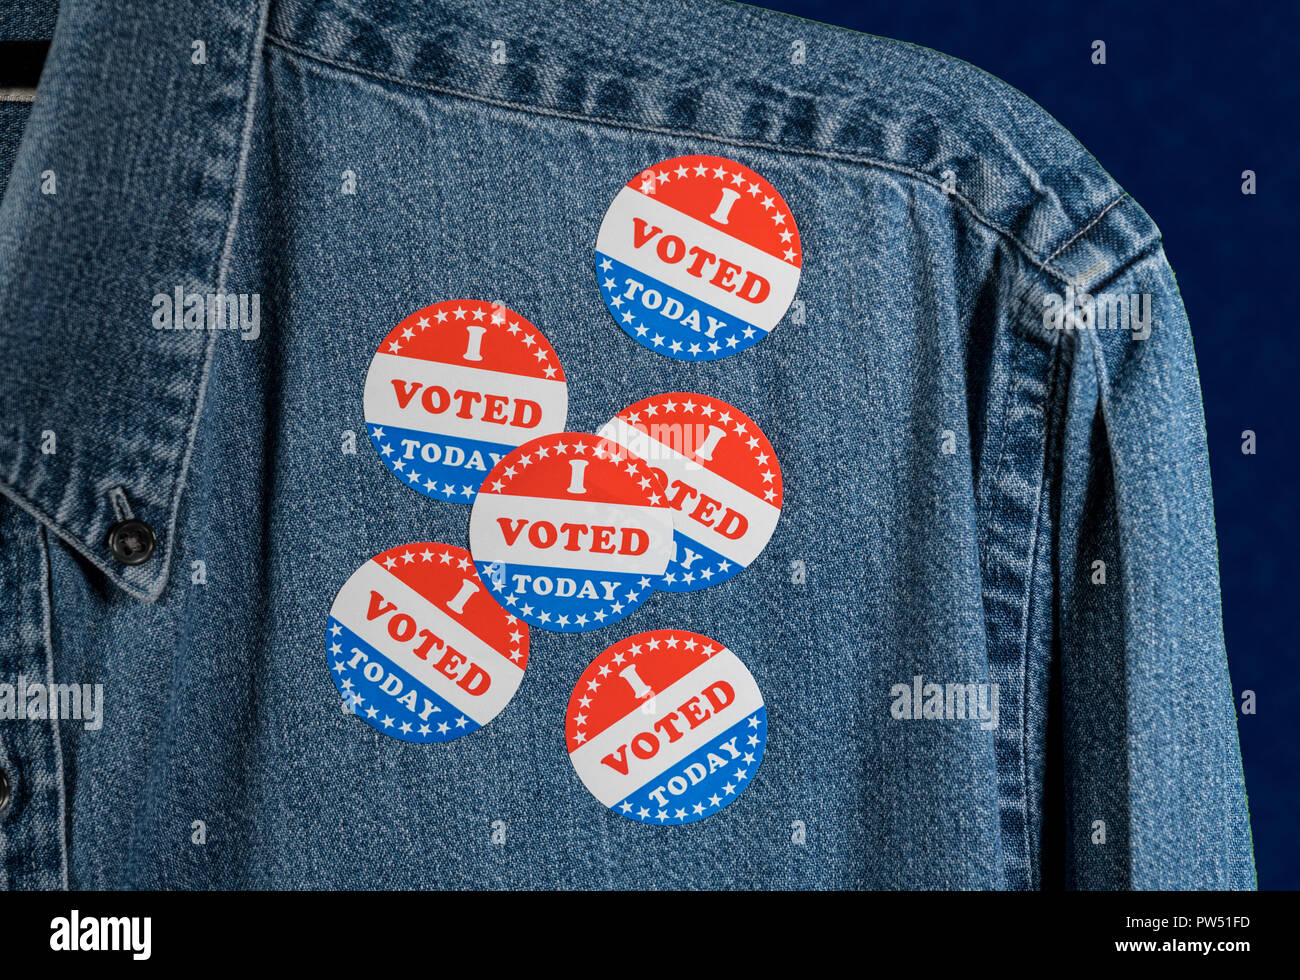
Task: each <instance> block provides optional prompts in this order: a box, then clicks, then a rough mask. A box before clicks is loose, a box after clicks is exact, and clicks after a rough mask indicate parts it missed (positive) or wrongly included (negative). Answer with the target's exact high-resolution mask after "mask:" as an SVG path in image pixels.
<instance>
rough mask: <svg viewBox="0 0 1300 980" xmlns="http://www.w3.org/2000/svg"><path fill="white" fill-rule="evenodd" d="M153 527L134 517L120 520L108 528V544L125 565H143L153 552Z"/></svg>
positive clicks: (114, 555)
mask: <svg viewBox="0 0 1300 980" xmlns="http://www.w3.org/2000/svg"><path fill="white" fill-rule="evenodd" d="M154 540H155V539H154V534H153V528H151V527H150V526H149V525H148V524H146V523H145V522H144V521H137V520H135V519H134V518H133V519H131V520H129V521H118V522H117V523H116V524H114V525H113V526H112V527H110V528H109V529H108V546H109V548H110V549H112V551H113V557H114V558H116V559H117V560H118V561H120V562H121V563H122V564H123V565H143V564H144V563H145V562H147V561H148V560H149V556H150V555H152V554H153V546H154Z"/></svg>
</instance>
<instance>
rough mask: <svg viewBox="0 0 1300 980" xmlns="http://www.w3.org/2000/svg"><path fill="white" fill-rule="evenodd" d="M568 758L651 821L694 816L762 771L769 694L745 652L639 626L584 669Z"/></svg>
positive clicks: (613, 804) (727, 799)
mask: <svg viewBox="0 0 1300 980" xmlns="http://www.w3.org/2000/svg"><path fill="white" fill-rule="evenodd" d="M565 739H566V741H567V743H568V749H569V759H570V761H572V763H573V768H574V769H576V770H577V772H578V777H579V778H580V779H581V780H582V782H583V783H584V784H585V785H586V787H587V789H589V790H591V793H592V795H593V796H595V797H596V799H598V800H600V802H601V803H603V804H604V805H605V806H607V807H609V808H610V809H611V810H613V811H614V812H615V813H618V814H621V815H622V816H625V817H628V818H629V819H632V820H639V821H641V822H642V823H649V824H656V825H660V826H669V825H673V824H684V823H692V822H694V821H696V820H703V819H704V818H705V817H708V816H711V815H712V814H714V813H717V812H718V811H719V810H721V809H722V808H723V807H725V806H726V805H727V804H728V803H731V802H732V801H733V800H735V799H736V798H737V797H739V796H740V794H741V793H742V792H743V791H744V789H745V787H746V786H748V785H749V784H750V783H751V782H753V779H754V772H755V771H756V770H757V769H758V766H759V763H761V762H762V761H763V749H764V747H765V746H766V745H767V713H766V710H765V709H764V707H763V695H762V694H761V693H760V692H759V690H758V684H756V683H755V681H754V678H753V676H752V675H751V674H750V673H749V670H748V669H747V668H746V667H745V665H744V664H743V663H741V662H740V658H739V657H737V656H736V655H735V654H734V653H732V652H731V651H730V650H728V649H726V648H725V647H724V646H723V645H722V644H721V643H717V642H715V641H714V640H711V639H709V638H708V637H707V636H701V635H700V634H698V633H691V632H688V631H686V630H655V631H653V632H650V633H638V634H637V635H636V636H631V637H628V638H627V639H626V640H623V641H622V642H621V643H616V644H614V645H613V646H612V647H610V648H609V649H608V650H606V651H605V652H604V653H602V654H601V655H600V656H598V657H597V658H596V659H595V660H593V661H592V662H591V665H590V666H589V667H588V668H587V669H586V671H584V672H583V675H582V677H580V678H579V679H578V683H577V684H576V685H575V686H574V688H573V695H572V696H571V697H570V698H569V707H568V711H567V714H566V716H565Z"/></svg>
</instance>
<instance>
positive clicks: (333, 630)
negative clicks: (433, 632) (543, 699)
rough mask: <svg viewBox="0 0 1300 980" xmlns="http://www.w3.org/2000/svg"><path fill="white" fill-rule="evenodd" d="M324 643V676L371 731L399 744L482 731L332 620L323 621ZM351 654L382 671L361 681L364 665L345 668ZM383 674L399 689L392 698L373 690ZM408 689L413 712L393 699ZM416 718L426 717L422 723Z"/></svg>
mask: <svg viewBox="0 0 1300 980" xmlns="http://www.w3.org/2000/svg"><path fill="white" fill-rule="evenodd" d="M327 643H328V647H327V649H328V651H329V666H330V676H331V677H333V678H334V684H335V686H336V687H337V688H338V689H339V693H340V694H342V695H343V700H344V701H345V702H346V703H347V705H348V706H349V707H350V708H351V709H352V713H353V714H355V715H356V716H357V717H358V718H360V719H361V720H362V721H364V722H365V723H366V724H367V725H369V726H370V727H371V728H374V729H377V730H378V731H381V732H383V733H384V734H385V735H391V736H393V738H400V739H401V740H402V741H404V742H447V741H450V740H451V739H453V738H459V737H460V736H461V735H468V734H469V733H470V732H473V731H477V730H478V729H479V728H480V727H482V726H480V725H479V724H478V723H477V722H476V721H474V719H473V718H470V717H469V716H468V715H466V714H465V713H464V712H462V711H461V710H460V709H459V708H457V707H456V706H455V705H454V704H452V703H451V702H450V701H447V700H445V699H444V698H441V697H439V696H438V695H437V694H435V693H434V692H433V691H432V690H430V689H429V688H428V687H427V686H426V685H425V684H424V683H423V682H421V681H418V680H416V679H415V678H414V677H412V676H411V675H410V674H409V673H407V672H406V671H405V670H403V669H402V668H401V667H399V666H397V664H395V663H393V662H392V661H391V660H389V659H388V657H386V656H385V655H384V654H383V653H381V652H380V651H379V650H376V649H375V648H374V647H373V646H371V645H370V644H369V643H367V642H366V641H365V640H363V639H361V637H359V636H357V634H355V633H353V632H352V631H351V630H350V629H348V628H347V627H346V626H344V625H343V624H342V623H341V622H339V621H338V620H337V619H336V618H334V617H333V616H331V617H330V619H329V632H328V640H327ZM355 650H360V651H361V652H362V653H364V654H365V655H366V656H367V657H369V658H370V662H371V663H377V664H379V665H380V666H381V667H383V668H384V676H383V677H380V678H379V680H377V681H371V680H367V679H366V676H365V674H364V673H363V670H364V668H365V666H366V661H361V662H360V663H358V664H357V666H356V668H355V669H353V668H351V667H349V666H348V662H349V661H350V660H351V659H352V658H353V656H354V651H355ZM389 674H392V675H393V676H395V677H396V678H397V679H398V680H399V681H401V684H402V689H401V690H400V691H398V692H397V694H396V695H393V694H389V693H388V692H387V691H383V690H381V689H380V687H379V685H380V684H383V683H384V682H385V679H386V678H387V677H388V675H389ZM408 691H415V692H416V708H415V711H412V710H411V709H410V708H409V707H407V706H406V705H405V704H401V703H400V702H399V701H398V700H397V699H398V698H400V697H402V696H403V695H405V694H406V693H407V692H408ZM426 701H427V703H426ZM429 704H432V705H433V707H432V709H430V708H429V707H428V705H429ZM421 714H425V715H426V716H427V717H426V718H423V719H422V718H421V717H420V715H421ZM404 728H406V729H407V730H404Z"/></svg>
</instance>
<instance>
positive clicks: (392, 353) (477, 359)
mask: <svg viewBox="0 0 1300 980" xmlns="http://www.w3.org/2000/svg"><path fill="white" fill-rule="evenodd" d="M568 407H569V395H568V387H567V385H566V383H565V380H564V371H563V370H562V369H561V367H560V361H559V358H557V357H556V356H555V351H554V350H553V349H552V348H551V345H550V343H549V342H548V341H547V340H546V337H545V336H543V335H542V332H541V331H540V330H538V329H537V328H536V327H535V326H533V325H532V324H531V323H529V322H528V321H527V320H525V319H524V318H523V317H522V316H520V315H519V314H518V313H515V312H514V311H513V310H510V309H507V308H506V307H504V306H502V305H500V304H499V303H484V302H481V301H479V300H467V299H456V300H448V301H446V302H443V303H435V304H434V305H433V306H426V307H425V308H424V309H422V310H419V311H417V312H415V313H412V314H411V315H410V316H408V317H407V318H406V319H405V320H403V321H402V322H401V323H399V324H398V325H397V326H396V327H394V328H393V329H392V331H390V332H389V334H388V336H387V337H385V338H384V341H383V343H382V344H380V345H379V350H378V351H376V353H375V356H374V357H373V358H372V359H371V361H370V370H369V371H368V372H367V374H366V387H365V396H364V411H365V417H366V429H367V431H368V432H369V433H370V441H371V442H372V443H374V446H375V449H376V451H377V452H378V453H379V458H380V459H382V460H383V461H384V465H385V466H387V467H388V468H389V469H390V470H392V471H393V473H394V474H395V475H396V476H397V478H398V479H400V480H401V481H402V482H403V483H405V484H406V485H407V486H408V487H410V488H412V489H413V490H418V491H419V492H420V493H422V494H424V495H425V496H426V497H433V498H434V499H435V500H454V501H459V502H460V503H469V502H471V501H472V500H473V499H474V495H475V494H476V493H477V492H478V488H479V486H480V485H481V484H482V482H483V478H484V477H485V476H486V475H487V473H488V471H489V470H490V469H492V467H493V466H495V465H496V464H497V463H498V462H499V461H500V460H501V459H502V458H504V457H505V455H506V454H507V453H509V452H510V451H511V450H512V449H514V448H515V447H516V446H518V445H520V444H521V443H524V442H527V441H528V440H529V439H533V438H536V437H537V436H541V435H547V434H549V433H552V432H562V431H563V430H564V422H565V418H566V417H567V415H568Z"/></svg>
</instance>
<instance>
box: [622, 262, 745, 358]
mask: <svg viewBox="0 0 1300 980" xmlns="http://www.w3.org/2000/svg"><path fill="white" fill-rule="evenodd" d="M596 278H597V281H598V282H599V283H600V295H601V298H602V299H604V301H605V305H606V306H608V307H609V311H610V312H611V313H613V314H614V319H615V320H616V321H617V322H618V325H619V326H620V327H622V329H623V332H624V333H626V334H627V335H628V336H629V337H631V338H632V339H633V340H635V341H636V342H637V343H638V344H640V345H641V346H642V347H648V348H649V349H650V350H652V351H656V352H658V353H660V354H667V355H668V356H669V357H675V358H677V360H679V361H714V360H717V359H718V358H720V357H726V356H727V355H728V354H735V353H737V352H738V351H742V350H745V349H746V348H747V347H752V346H754V344H756V343H758V342H759V341H760V340H762V339H763V338H764V337H766V336H767V331H766V330H763V329H762V328H761V327H758V326H756V325H754V324H752V323H748V322H746V321H745V320H742V319H740V318H739V317H736V316H732V315H731V314H730V313H724V312H722V310H720V309H718V308H717V307H714V306H710V305H709V304H708V303H704V302H701V301H700V300H698V299H696V298H695V297H693V296H691V295H690V294H688V293H684V292H682V291H681V290H679V289H674V288H673V287H672V286H669V285H666V284H665V283H662V282H660V281H659V280H658V279H656V278H654V277H653V276H648V275H646V274H645V273H643V272H640V271H638V270H636V269H634V268H632V267H631V266H629V265H625V264H623V263H622V262H620V261H618V260H617V259H615V258H611V257H610V256H608V255H606V254H605V253H604V252H600V251H597V252H596ZM628 280H633V281H635V282H638V283H641V287H642V288H641V289H638V290H637V291H636V293H635V296H634V297H633V298H632V299H628V298H627V295H626V294H627V291H628V289H629V286H628ZM611 284H612V285H611ZM645 289H653V290H655V291H656V292H658V293H659V295H660V296H661V297H663V298H662V300H661V302H660V303H659V306H658V308H657V309H654V310H651V309H648V308H647V307H646V306H645V304H644V303H642V301H641V295H642V292H644V290H645ZM670 300H675V301H676V302H677V303H679V304H681V306H682V308H683V312H682V313H681V315H680V316H679V317H669V316H665V315H664V311H665V309H668V304H669V301H670ZM692 310H698V311H699V319H700V329H699V330H694V329H692V328H691V326H690V325H689V324H684V323H682V322H681V320H682V319H683V318H685V317H688V316H689V315H690V313H691V311H692ZM710 316H711V317H713V318H714V319H715V320H717V321H719V322H721V323H724V324H726V325H725V326H723V327H720V328H719V329H718V330H716V331H715V332H714V335H713V338H712V339H710V338H709V336H708V330H709V321H708V319H707V318H708V317H710Z"/></svg>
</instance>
